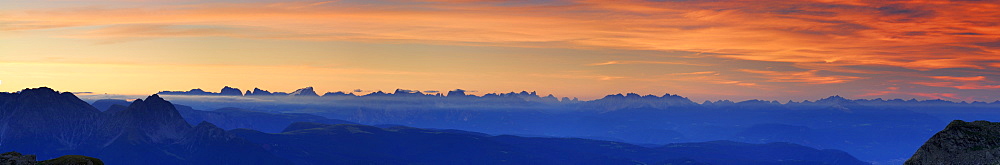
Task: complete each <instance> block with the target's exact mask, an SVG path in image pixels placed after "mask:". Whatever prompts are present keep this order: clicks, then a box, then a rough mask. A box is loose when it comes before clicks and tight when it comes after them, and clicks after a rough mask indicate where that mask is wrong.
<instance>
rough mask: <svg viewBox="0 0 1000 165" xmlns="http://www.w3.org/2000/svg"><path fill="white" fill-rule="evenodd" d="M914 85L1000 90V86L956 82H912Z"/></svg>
mask: <svg viewBox="0 0 1000 165" xmlns="http://www.w3.org/2000/svg"><path fill="white" fill-rule="evenodd" d="M912 84H917V85H924V86H932V87H945V88H955V89H1000V85H980V84H977V83H955V82H912Z"/></svg>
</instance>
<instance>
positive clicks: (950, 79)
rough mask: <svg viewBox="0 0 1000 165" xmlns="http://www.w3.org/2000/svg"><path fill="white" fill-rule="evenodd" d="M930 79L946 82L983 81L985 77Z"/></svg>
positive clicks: (935, 77) (938, 77)
mask: <svg viewBox="0 0 1000 165" xmlns="http://www.w3.org/2000/svg"><path fill="white" fill-rule="evenodd" d="M930 78H933V79H938V80H948V81H983V80H986V77H985V76H975V77H954V76H930Z"/></svg>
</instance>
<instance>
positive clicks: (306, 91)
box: [288, 87, 319, 96]
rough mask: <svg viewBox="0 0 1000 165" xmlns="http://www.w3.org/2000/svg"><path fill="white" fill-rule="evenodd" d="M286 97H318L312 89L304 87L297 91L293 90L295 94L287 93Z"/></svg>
mask: <svg viewBox="0 0 1000 165" xmlns="http://www.w3.org/2000/svg"><path fill="white" fill-rule="evenodd" d="M288 95H289V96H319V94H316V91H314V90H313V87H305V88H302V89H297V90H295V92H292V93H289V94H288Z"/></svg>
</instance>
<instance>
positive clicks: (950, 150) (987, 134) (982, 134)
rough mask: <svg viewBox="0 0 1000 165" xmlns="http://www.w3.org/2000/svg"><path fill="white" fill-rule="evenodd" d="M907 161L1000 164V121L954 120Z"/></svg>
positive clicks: (910, 162)
mask: <svg viewBox="0 0 1000 165" xmlns="http://www.w3.org/2000/svg"><path fill="white" fill-rule="evenodd" d="M906 164H1000V123H993V122H988V121H974V122H965V121H962V120H955V121H952V122H951V123H950V124H948V126H947V127H945V128H944V130H941V132H938V133H937V134H934V136H933V137H931V138H930V139H928V140H927V142H926V143H924V145H923V146H921V147H920V149H917V152H916V153H914V154H913V157H910V159H909V160H907V161H906Z"/></svg>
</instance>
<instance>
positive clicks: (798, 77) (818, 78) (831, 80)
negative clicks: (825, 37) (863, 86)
mask: <svg viewBox="0 0 1000 165" xmlns="http://www.w3.org/2000/svg"><path fill="white" fill-rule="evenodd" d="M740 71H742V72H747V73H756V74H760V75H762V76H763V77H764V78H766V79H768V80H767V81H769V82H796V83H806V84H837V83H846V82H850V81H854V80H858V79H862V78H861V77H854V76H840V75H828V76H823V75H819V74H817V73H818V72H819V70H810V71H804V72H794V71H792V72H781V71H764V70H750V69H741V70H740Z"/></svg>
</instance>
